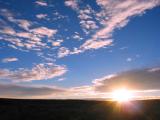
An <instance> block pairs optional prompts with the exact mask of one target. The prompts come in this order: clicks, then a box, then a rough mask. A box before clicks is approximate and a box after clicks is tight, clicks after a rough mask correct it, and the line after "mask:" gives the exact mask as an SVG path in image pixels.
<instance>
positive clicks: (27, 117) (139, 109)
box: [0, 99, 160, 120]
mask: <svg viewBox="0 0 160 120" xmlns="http://www.w3.org/2000/svg"><path fill="white" fill-rule="evenodd" d="M0 120H160V100H139V101H131V102H130V103H126V104H125V103H123V104H120V103H117V102H113V101H91V100H17V99H0Z"/></svg>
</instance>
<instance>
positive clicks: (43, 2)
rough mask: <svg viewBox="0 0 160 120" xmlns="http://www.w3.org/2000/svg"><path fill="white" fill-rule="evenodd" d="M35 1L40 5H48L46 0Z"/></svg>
mask: <svg viewBox="0 0 160 120" xmlns="http://www.w3.org/2000/svg"><path fill="white" fill-rule="evenodd" d="M35 3H36V4H37V5H39V6H47V5H48V4H47V3H46V2H45V1H36V2H35Z"/></svg>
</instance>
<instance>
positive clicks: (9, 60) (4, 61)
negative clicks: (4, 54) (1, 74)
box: [2, 57, 18, 63]
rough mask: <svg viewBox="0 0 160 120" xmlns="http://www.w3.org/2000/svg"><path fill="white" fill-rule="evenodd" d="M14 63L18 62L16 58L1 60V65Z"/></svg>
mask: <svg viewBox="0 0 160 120" xmlns="http://www.w3.org/2000/svg"><path fill="white" fill-rule="evenodd" d="M15 61H18V58H15V57H10V58H4V59H3V60H2V62H3V63H8V62H15Z"/></svg>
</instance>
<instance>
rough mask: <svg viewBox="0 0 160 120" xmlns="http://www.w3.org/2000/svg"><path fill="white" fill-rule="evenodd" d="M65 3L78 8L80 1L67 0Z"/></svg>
mask: <svg viewBox="0 0 160 120" xmlns="http://www.w3.org/2000/svg"><path fill="white" fill-rule="evenodd" d="M65 5H66V6H68V7H71V8H72V9H78V3H77V1H76V0H65Z"/></svg>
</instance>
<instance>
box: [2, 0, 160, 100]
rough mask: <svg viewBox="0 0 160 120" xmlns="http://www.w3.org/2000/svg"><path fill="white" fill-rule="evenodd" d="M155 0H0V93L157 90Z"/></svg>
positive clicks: (159, 59)
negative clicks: (126, 89) (127, 89)
mask: <svg viewBox="0 0 160 120" xmlns="http://www.w3.org/2000/svg"><path fill="white" fill-rule="evenodd" d="M159 5H160V0H134V1H131V0H116V1H114V0H92V1H91V0H27V1H26V0H20V1H19V0H5V1H4V0H0V97H14V98H101V97H103V98H108V97H109V96H110V91H111V90H113V89H118V88H120V87H127V88H130V89H131V90H133V91H135V93H136V94H137V96H143V97H148V96H151V97H159V96H160V87H159V86H160V52H159V51H160V40H159V39H160V36H159V35H160V14H159V13H160V7H159Z"/></svg>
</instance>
